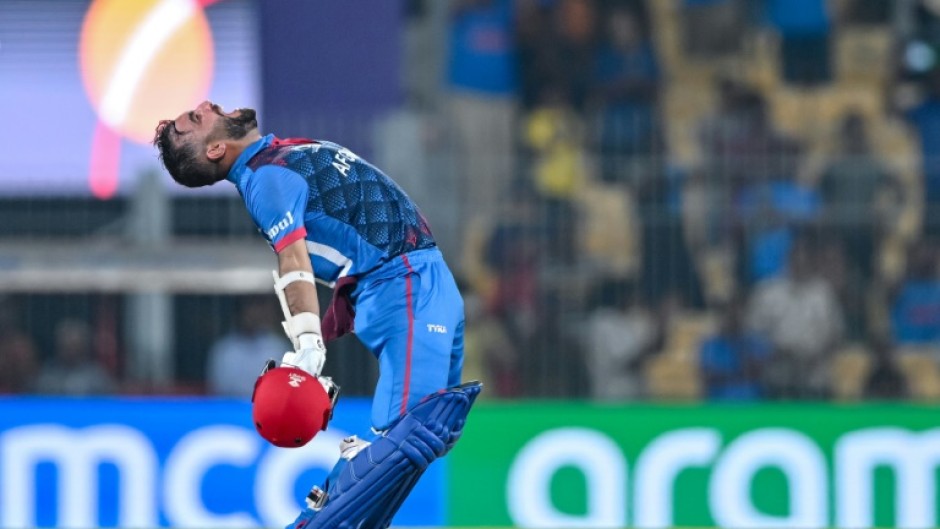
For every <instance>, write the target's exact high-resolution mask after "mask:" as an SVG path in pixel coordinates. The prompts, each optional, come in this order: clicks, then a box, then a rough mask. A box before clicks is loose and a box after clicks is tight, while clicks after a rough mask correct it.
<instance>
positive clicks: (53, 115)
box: [0, 0, 261, 198]
mask: <svg viewBox="0 0 940 529" xmlns="http://www.w3.org/2000/svg"><path fill="white" fill-rule="evenodd" d="M256 10H257V6H256V5H255V2H254V1H253V0H135V1H133V2H128V1H125V0H90V1H78V2H63V1H61V0H3V1H2V2H0V116H2V117H3V120H4V126H2V127H0V195H2V196H10V195H34V196H35V195H44V196H46V195H93V196H97V197H99V198H110V197H113V196H116V195H122V194H128V193H131V192H133V190H134V187H135V184H136V182H137V180H138V179H139V177H140V175H142V174H145V173H146V172H148V171H159V170H160V167H159V164H158V160H157V159H156V153H155V151H154V149H153V147H151V146H150V140H151V138H152V136H153V129H154V126H155V125H156V122H157V121H158V120H159V119H161V118H166V117H175V116H176V115H178V114H179V113H180V112H182V111H183V110H186V109H190V108H193V106H195V105H196V104H198V103H199V102H200V101H202V100H204V99H211V100H213V101H215V102H217V103H219V104H222V105H223V106H226V107H232V108H234V107H238V106H253V107H256V108H257V106H258V102H259V101H260V99H261V98H260V95H259V84H260V83H259V79H258V74H257V72H258V65H257V56H258V53H257V48H258V37H257V33H258V29H257V23H256V20H257V12H256ZM163 180H164V181H166V182H167V185H168V186H169V187H170V188H171V189H175V188H176V186H174V185H171V184H172V182H171V181H170V180H169V177H166V176H164V177H163ZM220 187H226V186H220Z"/></svg>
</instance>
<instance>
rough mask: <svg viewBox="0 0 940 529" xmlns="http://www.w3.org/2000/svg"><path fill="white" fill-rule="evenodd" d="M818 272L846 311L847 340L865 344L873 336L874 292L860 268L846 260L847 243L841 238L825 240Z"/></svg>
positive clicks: (821, 246)
mask: <svg viewBox="0 0 940 529" xmlns="http://www.w3.org/2000/svg"><path fill="white" fill-rule="evenodd" d="M819 273H820V275H821V276H822V277H823V278H824V279H825V280H826V281H827V282H828V283H829V284H830V285H831V286H832V290H833V291H834V292H835V294H836V298H838V300H839V305H840V306H842V307H843V309H844V311H845V339H846V340H847V341H849V342H861V341H864V340H865V338H866V337H867V336H869V335H870V331H873V329H870V328H869V325H868V310H869V303H870V301H871V299H872V298H871V296H872V293H871V291H870V289H868V288H861V287H862V286H863V285H867V284H869V283H868V282H869V281H870V280H869V279H868V278H865V277H864V276H863V275H862V273H861V270H860V267H859V266H858V263H854V262H852V261H850V260H849V259H847V257H846V251H845V243H844V241H842V240H841V239H838V238H832V237H827V238H825V239H824V240H823V241H822V243H821V245H820V250H819Z"/></svg>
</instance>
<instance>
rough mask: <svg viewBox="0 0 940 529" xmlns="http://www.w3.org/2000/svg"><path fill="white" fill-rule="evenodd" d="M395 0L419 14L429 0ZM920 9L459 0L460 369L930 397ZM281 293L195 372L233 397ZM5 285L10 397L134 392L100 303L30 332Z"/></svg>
mask: <svg viewBox="0 0 940 529" xmlns="http://www.w3.org/2000/svg"><path fill="white" fill-rule="evenodd" d="M408 5H409V16H410V17H411V18H412V22H414V24H412V26H411V27H412V29H414V28H420V23H421V21H422V20H423V18H431V17H432V13H433V11H434V6H435V5H436V4H435V3H434V0H423V1H422V0H413V1H411V2H409V3H408ZM936 6H937V3H936V2H929V1H926V0H924V1H915V2H907V3H905V2H891V1H887V0H828V1H827V0H647V1H644V0H452V1H451V2H450V6H449V8H448V9H449V10H448V12H447V31H446V41H447V42H446V46H444V47H442V49H443V50H446V51H444V52H443V54H444V58H443V61H442V63H443V66H442V67H441V70H442V72H441V73H442V77H443V78H444V84H443V86H442V87H441V86H440V85H439V84H437V85H435V86H438V88H437V90H438V91H440V94H439V95H440V97H439V98H438V101H439V103H436V104H435V105H436V107H435V108H434V109H433V110H434V112H435V114H436V117H435V119H438V120H440V121H442V122H443V123H446V126H445V127H442V128H441V129H440V130H445V131H446V134H444V136H446V139H447V140H448V141H446V142H440V138H437V137H435V138H432V140H433V141H434V142H437V143H436V144H444V143H446V145H447V148H448V149H449V156H451V159H453V160H454V161H455V163H454V176H453V182H455V184H454V185H455V187H456V193H457V196H458V197H459V201H458V202H459V203H458V204H457V206H456V210H457V211H456V216H457V222H456V225H457V226H458V227H459V228H458V231H459V233H458V235H457V240H458V241H459V244H458V245H457V246H458V251H457V252H455V253H454V254H453V255H449V260H450V261H451V262H453V263H454V268H455V269H456V270H458V271H459V276H460V277H459V281H460V283H461V286H462V289H463V292H464V295H465V304H466V315H467V331H466V348H467V363H466V372H465V378H467V379H471V378H479V379H482V380H483V381H484V382H486V384H487V387H488V391H487V394H488V395H489V396H490V397H497V398H527V397H576V398H591V399H596V400H603V401H625V400H639V399H656V400H663V399H686V400H688V399H715V400H757V399H843V400H851V399H859V398H876V399H894V398H912V399H937V398H940V266H938V265H940V244H938V240H940V239H938V236H940V213H938V212H940V163H937V160H936V158H937V157H938V156H940V61H938V60H937V57H940V55H938V53H940V52H938V50H940V9H938V8H937V7H936ZM435 83H437V81H435ZM418 84H420V83H416V84H414V85H413V86H412V89H415V88H414V87H415V86H417V85H418ZM419 95H420V94H419ZM424 103H427V101H425V102H424ZM413 165H414V164H412V166H413ZM392 174H393V175H396V173H395V172H392ZM396 178H398V176H396ZM444 184H445V182H444V181H443V180H442V181H441V182H440V185H441V186H444ZM406 187H408V186H407V185H406ZM415 189H416V190H417V193H414V194H422V193H427V190H426V189H422V188H421V187H420V186H418V187H416V188H415ZM432 197H433V195H432ZM418 201H419V203H420V204H428V205H429V207H431V208H433V207H435V204H434V203H433V202H434V201H433V200H431V201H429V200H424V201H422V200H420V198H419V200H418ZM433 220H434V219H433V218H432V221H433ZM432 224H433V223H432ZM272 297H273V296H266V297H262V298H255V297H246V298H239V299H238V300H237V302H236V305H237V307H236V309H235V310H234V311H233V314H232V317H231V318H230V319H229V320H228V321H229V322H230V323H229V324H228V325H226V326H220V325H217V326H215V327H213V328H214V329H215V330H216V332H215V334H214V335H213V337H212V343H207V345H206V347H205V351H203V353H202V354H201V355H199V359H200V360H199V361H200V362H203V363H204V365H202V366H201V368H200V369H199V370H197V372H199V373H201V374H203V375H202V378H201V379H200V380H198V381H197V382H198V384H197V387H198V391H205V392H208V393H211V394H219V395H230V396H242V397H244V396H245V395H246V394H247V392H248V391H250V387H251V380H253V379H254V377H255V375H256V374H257V372H258V371H259V370H260V367H261V363H262V362H263V360H265V359H267V358H276V357H278V356H279V355H280V354H281V352H283V350H286V349H285V348H286V347H287V345H288V344H287V343H286V342H285V340H284V339H283V338H282V334H281V333H280V332H279V329H277V321H278V319H279V315H278V314H277V307H276V305H274V304H272V303H271V301H272V300H271V299H269V298H272ZM10 306H12V304H10V303H0V308H3V307H7V309H4V310H0V338H2V339H0V349H2V350H0V393H5V392H33V391H34V392H41V393H64V394H74V395H85V394H94V393H107V392H112V391H130V392H133V391H137V390H139V389H140V388H137V387H134V386H133V385H132V384H130V385H129V384H127V383H123V384H122V383H121V382H120V379H121V376H120V374H121V373H122V366H121V365H120V362H119V361H116V360H115V355H114V352H113V346H108V345H107V344H109V343H111V342H113V340H114V337H113V336H111V335H109V334H108V333H107V332H102V329H101V328H100V327H101V326H100V325H97V326H95V324H94V323H92V324H89V323H83V322H82V321H78V320H74V319H63V320H62V321H59V322H58V323H56V324H55V325H54V328H53V329H52V330H51V336H53V337H54V338H52V339H50V340H47V342H48V343H43V344H40V345H41V346H42V347H45V348H46V349H47V351H42V352H40V351H39V349H41V348H42V347H40V345H37V344H36V343H34V342H33V340H32V339H31V336H30V335H29V334H28V333H26V332H24V331H23V329H24V328H25V327H24V325H23V322H18V321H17V318H16V315H17V314H18V312H17V311H16V310H10V309H8V308H9V307H10ZM105 330H106V329H105ZM102 342H103V343H104V344H105V346H102V345H101V343H102ZM339 357H341V355H331V361H333V362H342V361H344V360H343V359H342V358H339ZM334 358H338V359H334ZM329 367H330V366H328V368H329ZM347 373H349V372H348V371H347Z"/></svg>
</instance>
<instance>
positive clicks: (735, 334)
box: [699, 299, 772, 400]
mask: <svg viewBox="0 0 940 529" xmlns="http://www.w3.org/2000/svg"><path fill="white" fill-rule="evenodd" d="M743 311H744V304H743V303H741V302H740V301H739V300H736V299H732V300H730V301H729V302H728V304H727V305H726V306H725V308H724V311H723V312H724V313H723V316H722V321H721V328H720V329H719V331H718V333H717V334H715V335H714V336H711V337H709V338H707V339H706V340H705V341H704V342H702V345H701V347H700V349H699V366H700V368H701V370H702V379H703V381H704V388H705V395H706V397H708V398H709V399H711V400H757V399H761V398H763V397H764V396H765V391H764V387H763V375H764V373H763V371H764V366H765V364H766V363H767V361H768V360H769V358H770V355H771V351H772V349H771V346H770V342H768V341H767V339H766V338H764V337H763V336H761V335H760V334H758V333H756V332H753V331H748V330H747V329H745V328H744V325H743Z"/></svg>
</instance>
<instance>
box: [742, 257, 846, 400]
mask: <svg viewBox="0 0 940 529" xmlns="http://www.w3.org/2000/svg"><path fill="white" fill-rule="evenodd" d="M747 327H748V329H749V330H751V331H753V332H757V333H761V334H764V335H765V336H767V337H768V338H769V339H770V342H771V345H772V346H773V348H774V355H773V356H772V358H771V359H770V361H769V363H768V366H767V370H766V374H767V379H766V380H767V388H768V391H770V392H771V395H773V396H777V397H815V398H818V397H821V396H824V395H825V394H826V393H827V391H828V388H829V387H830V380H829V379H830V368H831V366H830V364H831V353H832V352H833V351H834V349H835V347H836V346H838V344H839V342H840V341H841V339H842V335H843V332H844V330H843V329H844V323H843V320H842V308H841V307H840V306H839V302H838V299H837V298H836V294H835V292H834V291H833V289H832V285H830V284H829V283H828V282H827V281H826V280H825V279H824V278H823V277H821V275H820V274H819V271H818V260H817V259H815V255H814V253H813V251H812V249H811V248H810V246H809V244H808V242H807V241H806V239H797V240H796V241H795V242H794V244H793V247H792V249H791V251H790V256H789V266H788V269H787V271H786V273H785V274H784V275H782V276H779V277H776V278H772V279H768V280H766V281H763V282H761V283H760V284H759V285H758V286H757V288H756V289H755V291H754V292H753V294H752V295H751V299H750V301H749V306H748V314H747Z"/></svg>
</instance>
